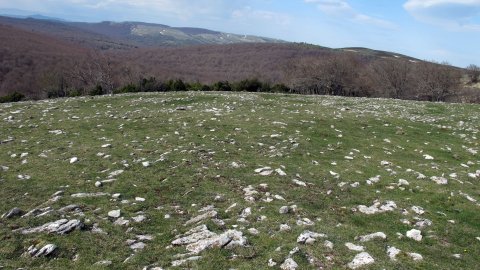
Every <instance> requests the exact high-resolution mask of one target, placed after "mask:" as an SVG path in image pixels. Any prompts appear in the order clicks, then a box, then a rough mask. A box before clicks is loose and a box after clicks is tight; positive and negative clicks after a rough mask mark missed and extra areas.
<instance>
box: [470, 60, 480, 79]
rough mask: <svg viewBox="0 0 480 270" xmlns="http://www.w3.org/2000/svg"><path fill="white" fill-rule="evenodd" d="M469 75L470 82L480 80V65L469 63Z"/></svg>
mask: <svg viewBox="0 0 480 270" xmlns="http://www.w3.org/2000/svg"><path fill="white" fill-rule="evenodd" d="M467 75H468V79H469V80H470V83H478V82H479V81H480V67H479V66H477V65H474V64H471V65H469V66H468V67H467Z"/></svg>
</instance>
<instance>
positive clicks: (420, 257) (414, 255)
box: [407, 253, 423, 261]
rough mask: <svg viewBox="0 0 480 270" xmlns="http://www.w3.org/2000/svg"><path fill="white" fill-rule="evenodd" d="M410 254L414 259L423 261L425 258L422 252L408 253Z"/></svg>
mask: <svg viewBox="0 0 480 270" xmlns="http://www.w3.org/2000/svg"><path fill="white" fill-rule="evenodd" d="M407 254H408V256H410V258H412V259H413V261H421V260H423V256H422V255H421V254H418V253H407Z"/></svg>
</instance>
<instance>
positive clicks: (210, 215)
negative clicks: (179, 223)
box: [185, 210, 218, 225]
mask: <svg viewBox="0 0 480 270" xmlns="http://www.w3.org/2000/svg"><path fill="white" fill-rule="evenodd" d="M217 214H218V213H217V211H215V210H211V211H207V212H205V213H203V214H201V215H198V216H196V217H194V218H191V219H190V220H188V221H187V222H186V223H185V225H190V224H194V223H198V222H200V221H203V220H205V219H208V218H214V217H216V216H217Z"/></svg>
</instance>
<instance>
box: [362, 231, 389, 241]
mask: <svg viewBox="0 0 480 270" xmlns="http://www.w3.org/2000/svg"><path fill="white" fill-rule="evenodd" d="M376 238H380V239H387V235H386V234H385V233H383V232H376V233H372V234H367V235H363V236H360V242H368V241H371V240H374V239H376Z"/></svg>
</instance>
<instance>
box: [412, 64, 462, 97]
mask: <svg viewBox="0 0 480 270" xmlns="http://www.w3.org/2000/svg"><path fill="white" fill-rule="evenodd" d="M415 74H416V77H415V80H416V84H417V87H416V91H417V99H425V100H430V101H445V99H446V98H447V97H449V96H451V95H453V94H455V91H456V90H458V89H459V88H460V79H461V73H460V72H459V71H458V70H457V69H455V68H454V67H452V66H450V65H449V64H448V63H447V62H442V63H437V62H421V63H418V64H417V65H416V70H415Z"/></svg>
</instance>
